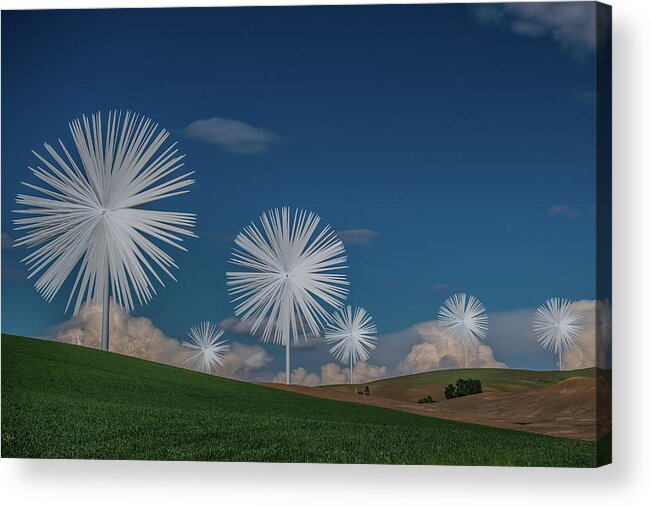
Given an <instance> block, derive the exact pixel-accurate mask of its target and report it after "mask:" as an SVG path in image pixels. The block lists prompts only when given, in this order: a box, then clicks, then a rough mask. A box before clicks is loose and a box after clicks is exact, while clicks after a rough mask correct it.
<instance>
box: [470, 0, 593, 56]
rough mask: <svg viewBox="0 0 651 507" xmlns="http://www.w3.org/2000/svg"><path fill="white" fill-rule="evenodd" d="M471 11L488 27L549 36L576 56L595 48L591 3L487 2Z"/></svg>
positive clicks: (534, 35)
mask: <svg viewBox="0 0 651 507" xmlns="http://www.w3.org/2000/svg"><path fill="white" fill-rule="evenodd" d="M471 12H472V13H473V15H474V17H475V19H477V20H478V21H479V22H480V23H482V24H484V25H487V26H497V27H502V28H505V29H507V30H511V31H512V32H514V33H517V34H519V35H525V36H529V37H550V38H551V39H552V40H554V41H556V42H557V43H558V44H560V45H561V47H563V48H564V49H567V50H570V51H571V52H572V53H574V54H575V55H582V54H584V53H585V52H586V51H593V50H594V49H595V43H596V25H595V17H596V11H595V6H594V4H593V3H591V2H558V3H547V2H544V3H543V2H538V3H536V2H532V3H529V2H522V3H519V2H518V3H506V4H486V5H478V6H475V7H473V8H472V9H471Z"/></svg>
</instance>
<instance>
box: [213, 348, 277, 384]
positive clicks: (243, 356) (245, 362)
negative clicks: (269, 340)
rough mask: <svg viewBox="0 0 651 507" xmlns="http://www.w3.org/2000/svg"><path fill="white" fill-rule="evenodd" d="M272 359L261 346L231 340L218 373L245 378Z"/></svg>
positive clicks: (262, 367)
mask: <svg viewBox="0 0 651 507" xmlns="http://www.w3.org/2000/svg"><path fill="white" fill-rule="evenodd" d="M272 360H273V359H272V358H271V356H270V355H269V354H268V353H267V351H266V350H265V349H263V348H262V347H259V346H257V345H244V344H242V343H238V342H233V343H232V344H231V348H230V350H229V351H228V353H227V354H226V355H225V356H224V365H223V366H222V368H221V369H220V370H219V374H220V375H222V376H224V377H231V378H238V379H246V378H248V377H250V376H251V374H253V373H255V372H256V371H259V370H262V369H264V367H265V366H267V365H268V364H269V363H270V362H271V361H272Z"/></svg>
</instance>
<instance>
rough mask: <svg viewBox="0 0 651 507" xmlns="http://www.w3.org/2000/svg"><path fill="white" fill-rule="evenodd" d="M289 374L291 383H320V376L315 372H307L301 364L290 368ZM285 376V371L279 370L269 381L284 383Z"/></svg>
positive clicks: (309, 384) (314, 384)
mask: <svg viewBox="0 0 651 507" xmlns="http://www.w3.org/2000/svg"><path fill="white" fill-rule="evenodd" d="M291 376H292V384H295V385H299V386H309V387H314V386H318V385H319V384H320V383H321V377H319V376H318V375H317V374H316V373H308V371H307V370H306V369H305V368H303V367H302V366H299V367H298V368H294V369H293V370H292V373H291ZM285 378H286V375H285V372H284V371H281V372H278V373H277V374H276V376H275V377H274V378H273V379H272V380H271V381H272V382H275V383H277V384H284V383H285Z"/></svg>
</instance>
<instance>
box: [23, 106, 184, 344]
mask: <svg viewBox="0 0 651 507" xmlns="http://www.w3.org/2000/svg"><path fill="white" fill-rule="evenodd" d="M103 128H104V127H103V125H102V119H101V115H100V113H97V114H94V115H92V116H91V118H90V119H89V118H87V117H86V116H83V117H82V118H81V119H77V120H74V121H73V122H72V123H70V131H71V133H72V139H73V141H74V145H75V149H76V153H74V152H73V153H71V152H70V151H68V149H67V148H66V146H65V145H64V144H63V142H62V141H61V140H59V145H60V150H59V151H57V150H56V149H55V148H54V147H52V146H50V145H49V144H45V145H44V146H45V150H46V151H47V153H48V154H49V156H50V159H49V160H48V159H46V158H45V157H42V156H41V155H39V154H38V153H36V152H33V153H34V155H36V157H37V158H38V160H39V161H40V163H41V164H42V165H37V166H36V168H35V169H34V168H31V167H30V170H31V171H32V173H33V174H34V176H35V177H36V178H38V179H39V180H40V181H41V182H42V183H41V184H40V185H35V184H32V183H24V184H25V185H26V186H27V187H29V188H30V189H32V190H34V191H36V192H38V193H39V194H40V195H37V196H32V195H24V194H19V195H18V196H17V198H16V202H17V203H18V204H19V205H22V206H25V207H24V208H21V209H18V210H15V212H16V213H18V214H20V215H23V216H24V218H19V219H16V220H14V224H15V228H16V230H17V231H21V232H24V236H22V237H21V238H19V239H18V240H17V241H16V243H15V246H25V247H28V248H35V250H34V251H33V252H32V253H30V254H29V255H27V256H26V257H25V258H24V259H23V262H25V263H26V264H27V266H28V269H29V271H30V275H29V277H30V278H31V277H34V276H37V275H38V279H37V280H36V284H35V286H36V290H37V291H38V292H39V293H40V294H41V295H42V296H43V297H44V298H45V299H46V300H47V301H51V300H52V299H53V298H54V296H55V295H56V294H57V292H58V291H59V290H60V289H61V287H62V286H63V284H64V282H65V281H66V280H67V279H68V278H69V277H71V276H73V273H75V272H76V275H75V276H74V283H73V286H72V290H71V292H70V296H69V298H68V304H67V306H66V311H67V310H68V308H69V307H70V305H71V304H73V307H74V314H77V312H78V311H79V308H80V306H81V304H82V303H83V302H84V301H85V302H86V304H88V303H93V304H98V305H101V306H102V307H103V319H102V348H103V349H104V350H108V322H109V319H108V317H109V316H108V313H109V298H110V296H111V295H112V296H113V299H114V300H115V301H116V302H117V303H118V304H119V305H120V306H123V307H126V308H127V309H129V310H131V309H133V308H134V303H135V301H137V302H138V303H139V304H145V303H147V302H148V301H149V300H151V299H152V297H153V295H154V294H155V293H156V289H155V288H154V285H153V283H152V280H151V278H152V277H153V278H155V279H156V280H157V281H158V282H159V283H160V284H161V285H164V283H163V281H162V279H161V278H160V276H159V273H158V272H157V271H158V270H159V271H162V272H164V273H166V274H167V275H168V276H170V277H171V278H172V279H174V276H173V275H172V273H171V271H170V269H171V268H176V264H175V263H174V259H173V258H172V257H171V256H170V255H169V254H168V253H166V252H165V251H164V250H163V246H165V245H167V246H171V247H174V248H178V249H181V250H185V248H184V247H183V246H182V245H181V242H182V237H183V236H194V234H193V233H192V232H191V231H190V230H189V229H188V228H189V227H193V226H194V222H195V215H194V214H192V213H176V212H170V211H159V210H154V209H151V204H152V203H155V202H157V201H160V200H162V199H167V198H169V197H173V196H177V195H179V194H183V193H185V192H187V191H188V190H187V187H188V186H189V185H191V184H192V183H194V181H193V180H192V179H189V176H190V175H191V174H192V173H191V172H188V173H185V174H182V175H176V174H175V171H177V170H178V169H179V168H180V167H181V166H182V165H183V163H182V162H181V160H182V159H183V156H182V155H178V150H177V149H176V147H175V144H172V145H170V146H168V147H166V148H163V145H164V143H165V141H166V140H167V138H168V136H169V133H168V132H167V131H166V130H164V129H162V130H158V125H157V124H155V123H153V122H152V121H151V120H150V119H148V118H145V117H142V116H139V115H137V114H132V113H130V112H127V113H125V114H124V115H123V114H122V113H121V112H110V113H109V114H108V121H107V122H106V130H105V131H104V130H103ZM73 155H74V156H73Z"/></svg>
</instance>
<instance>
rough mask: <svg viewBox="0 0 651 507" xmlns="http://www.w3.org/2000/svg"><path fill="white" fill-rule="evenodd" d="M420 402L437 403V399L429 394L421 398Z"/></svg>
mask: <svg viewBox="0 0 651 507" xmlns="http://www.w3.org/2000/svg"><path fill="white" fill-rule="evenodd" d="M418 403H420V404H423V403H436V400H434V399H432V395H431V394H428V395H427V396H425V398H421V399H420V400H418Z"/></svg>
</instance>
